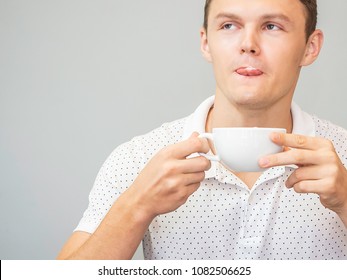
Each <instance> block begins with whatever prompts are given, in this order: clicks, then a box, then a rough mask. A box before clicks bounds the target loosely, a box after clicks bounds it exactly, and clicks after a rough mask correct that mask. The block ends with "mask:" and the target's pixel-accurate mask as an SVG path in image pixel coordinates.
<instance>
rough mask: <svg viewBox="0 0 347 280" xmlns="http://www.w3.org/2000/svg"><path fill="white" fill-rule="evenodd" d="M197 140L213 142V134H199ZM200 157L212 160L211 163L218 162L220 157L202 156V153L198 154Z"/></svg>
mask: <svg viewBox="0 0 347 280" xmlns="http://www.w3.org/2000/svg"><path fill="white" fill-rule="evenodd" d="M198 137H199V138H206V139H209V140H211V141H212V142H214V141H213V134H212V133H201V134H200V135H199V136H198ZM198 154H199V155H200V156H203V157H205V158H207V159H208V160H212V161H220V157H219V156H218V155H208V154H204V153H198Z"/></svg>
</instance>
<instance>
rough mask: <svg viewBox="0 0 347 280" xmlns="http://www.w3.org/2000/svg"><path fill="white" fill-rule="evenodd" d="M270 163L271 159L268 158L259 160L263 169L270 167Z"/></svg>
mask: <svg viewBox="0 0 347 280" xmlns="http://www.w3.org/2000/svg"><path fill="white" fill-rule="evenodd" d="M269 163H270V161H269V159H268V158H261V159H260V160H259V165H260V166H262V167H266V166H268V165H269Z"/></svg>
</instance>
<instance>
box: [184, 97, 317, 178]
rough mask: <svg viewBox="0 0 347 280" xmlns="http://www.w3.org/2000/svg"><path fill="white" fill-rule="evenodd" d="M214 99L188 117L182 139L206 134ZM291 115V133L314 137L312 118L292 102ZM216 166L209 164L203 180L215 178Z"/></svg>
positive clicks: (203, 104)
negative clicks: (208, 116) (195, 133)
mask: <svg viewBox="0 0 347 280" xmlns="http://www.w3.org/2000/svg"><path fill="white" fill-rule="evenodd" d="M214 98H215V96H214V95H213V96H210V97H209V98H207V99H206V100H205V101H204V102H202V103H201V104H200V105H199V107H198V108H197V109H196V110H195V112H194V113H193V114H192V115H190V116H189V117H188V119H187V121H186V124H185V127H184V130H183V139H187V138H189V136H190V135H191V134H192V133H193V132H195V131H196V132H198V133H199V134H201V133H204V132H206V131H205V126H206V120H207V115H208V112H209V111H210V109H211V107H212V106H213V104H214ZM291 113H292V118H293V132H292V133H293V134H300V135H306V136H311V137H314V136H315V131H316V127H315V124H314V121H313V119H312V117H311V116H310V115H309V114H307V113H306V112H304V111H302V109H301V108H300V107H299V106H298V105H297V104H296V103H295V102H294V101H293V102H292V104H291ZM216 164H217V162H214V161H212V162H211V165H212V166H211V168H210V170H209V171H207V172H206V177H205V178H211V177H215V170H216ZM288 167H292V168H295V166H293V165H289V166H288Z"/></svg>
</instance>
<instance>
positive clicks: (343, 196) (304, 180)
mask: <svg viewBox="0 0 347 280" xmlns="http://www.w3.org/2000/svg"><path fill="white" fill-rule="evenodd" d="M271 140H272V141H273V142H274V143H275V144H277V145H280V146H283V147H284V151H283V152H281V153H278V154H273V155H269V156H266V157H263V158H261V159H260V161H259V165H260V166H261V167H263V168H269V167H274V166H281V165H292V164H295V165H296V166H298V168H297V169H296V170H295V171H294V172H293V173H292V174H291V175H290V176H289V178H288V180H287V182H286V186H287V187H288V188H294V190H295V191H296V192H298V193H316V194H318V195H319V197H320V201H321V203H322V204H323V206H325V207H327V208H329V209H330V210H332V211H334V212H336V213H337V214H338V215H339V216H340V218H341V219H342V221H343V222H344V224H345V225H346V227H347V170H346V168H345V167H344V166H343V164H342V162H341V160H340V158H339V157H338V155H337V154H336V151H335V148H334V146H333V144H332V143H331V142H330V141H329V140H327V139H323V138H315V137H307V136H303V135H295V134H283V133H273V134H271Z"/></svg>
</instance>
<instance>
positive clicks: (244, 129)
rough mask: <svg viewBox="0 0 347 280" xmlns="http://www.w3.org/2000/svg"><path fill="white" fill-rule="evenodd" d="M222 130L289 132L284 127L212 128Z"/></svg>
mask: <svg viewBox="0 0 347 280" xmlns="http://www.w3.org/2000/svg"><path fill="white" fill-rule="evenodd" d="M221 130H229V131H230V130H234V131H237V130H242V131H254V130H258V131H283V132H284V133H286V132H287V130H286V129H285V128H282V127H277V128H276V127H215V128H213V129H212V131H221Z"/></svg>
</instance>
